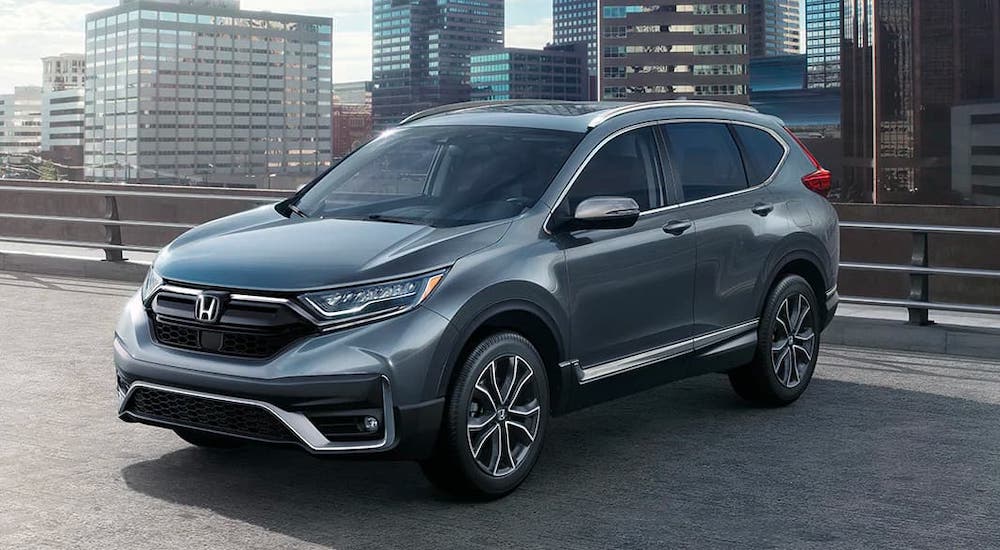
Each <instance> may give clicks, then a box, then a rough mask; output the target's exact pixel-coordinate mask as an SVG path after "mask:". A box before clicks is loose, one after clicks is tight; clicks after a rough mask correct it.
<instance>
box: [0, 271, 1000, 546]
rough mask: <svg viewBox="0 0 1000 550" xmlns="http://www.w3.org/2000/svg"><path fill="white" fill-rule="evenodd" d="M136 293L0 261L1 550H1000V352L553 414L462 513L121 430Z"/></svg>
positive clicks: (842, 368) (865, 361)
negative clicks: (488, 497) (791, 397)
mask: <svg viewBox="0 0 1000 550" xmlns="http://www.w3.org/2000/svg"><path fill="white" fill-rule="evenodd" d="M130 292H131V288H130V287H128V286H123V285H119V284H114V283H102V282H95V281H75V280H70V279H60V278H54V277H32V276H28V275H22V274H11V273H2V272H0V548H126V547H127V548H130V549H142V548H213V549H216V548H315V547H337V548H407V549H416V548H491V547H504V548H612V547H617V548H682V547H697V548H709V547H711V548H747V547H752V548H772V547H773V548H837V547H841V548H861V547H864V548H874V547H885V548H888V547H904V548H986V547H1000V521H998V520H1000V468H998V465H1000V361H998V362H990V361H983V360H975V359H957V358H947V357H940V356H932V355H903V354H890V353H885V352H879V351H871V350H859V349H850V348H837V347H825V348H824V350H823V352H822V355H821V359H820V366H819V369H818V371H817V377H816V378H815V379H814V380H813V383H812V386H811V387H810V388H809V391H808V392H807V393H806V395H805V396H804V397H803V398H802V399H801V400H800V401H799V402H798V403H796V404H794V405H793V406H790V407H787V408H785V409H781V410H765V409H755V408H751V407H748V406H746V405H744V404H743V403H741V402H740V401H739V400H737V399H736V398H735V396H734V395H733V394H732V392H731V391H730V390H729V388H728V385H727V383H726V381H725V379H724V378H723V377H721V376H714V375H713V376H706V377H702V378H697V379H693V380H688V381H684V382H680V383H676V384H673V385H670V386H665V387H662V388H657V389H653V390H650V391H647V392H645V393H642V394H639V395H636V396H633V397H630V398H625V399H622V400H619V401H616V402H612V403H609V404H605V405H602V406H599V407H595V408H592V409H588V410H585V411H581V412H578V413H575V414H572V415H569V416H566V417H563V418H559V419H556V420H555V421H554V422H552V424H551V425H550V426H551V432H550V436H549V439H548V441H547V444H546V448H545V450H544V452H543V454H542V456H541V460H540V462H539V463H538V466H537V467H536V469H535V472H534V473H533V474H532V475H531V477H530V478H529V479H528V480H527V481H526V482H525V484H524V485H522V486H521V488H520V489H519V490H518V491H517V492H515V493H514V494H512V495H511V496H509V497H507V498H505V499H502V500H500V501H496V502H491V503H486V504H468V503H463V502H456V501H452V500H449V499H448V498H446V497H444V496H442V495H440V494H438V493H436V492H435V491H434V490H433V489H432V488H431V487H430V485H429V484H428V483H427V482H426V481H424V479H423V478H422V477H421V474H420V471H419V469H418V468H417V466H416V465H414V464H409V463H394V462H375V463H372V462H360V461H321V460H317V459H313V458H311V457H309V456H306V455H304V454H302V453H299V452H296V451H293V450H280V449H243V450H238V451H234V452H226V453H213V452H206V451H201V450H198V449H195V448H192V447H189V446H187V445H186V444H185V443H183V442H182V441H181V440H180V439H178V438H177V437H175V436H174V435H173V433H171V432H169V431H166V430H161V429H157V428H151V427H147V426H140V425H135V424H125V423H123V422H120V421H118V420H117V419H116V417H115V414H114V411H115V396H114V380H113V371H112V364H111V337H112V330H113V326H114V322H115V319H116V318H117V315H118V310H119V308H120V307H121V305H122V304H123V303H124V301H125V300H126V297H127V296H128V294H129V293H130Z"/></svg>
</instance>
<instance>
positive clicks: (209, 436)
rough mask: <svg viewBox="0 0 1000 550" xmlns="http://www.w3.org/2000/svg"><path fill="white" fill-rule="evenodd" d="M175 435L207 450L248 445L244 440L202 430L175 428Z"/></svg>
mask: <svg viewBox="0 0 1000 550" xmlns="http://www.w3.org/2000/svg"><path fill="white" fill-rule="evenodd" d="M174 433H176V434H177V436H178V437H180V438H181V439H183V440H184V441H187V442H188V443H190V444H192V445H194V446H195V447H202V448H205V449H236V448H239V447H242V446H244V445H246V442H245V441H243V440H242V439H238V438H235V437H227V436H224V435H219V434H214V433H211V432H203V431H200V430H187V429H184V428H175V429H174Z"/></svg>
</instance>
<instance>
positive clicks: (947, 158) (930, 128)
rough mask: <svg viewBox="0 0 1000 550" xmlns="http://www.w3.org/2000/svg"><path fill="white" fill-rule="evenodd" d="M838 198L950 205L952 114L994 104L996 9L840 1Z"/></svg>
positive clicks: (950, 1)
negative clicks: (960, 107)
mask: <svg viewBox="0 0 1000 550" xmlns="http://www.w3.org/2000/svg"><path fill="white" fill-rule="evenodd" d="M843 40H844V42H843V50H842V54H841V94H842V100H843V104H842V114H841V132H842V135H843V139H844V164H845V174H844V175H845V178H844V189H843V193H842V194H843V196H844V198H846V199H848V200H855V201H864V202H868V201H872V202H880V203H881V202H900V203H914V202H922V203H926V202H934V203H951V202H958V201H961V200H963V199H967V197H965V198H963V197H960V196H957V195H956V194H954V193H952V186H951V166H950V164H951V128H952V122H951V109H952V107H953V106H954V105H956V104H960V103H967V102H974V101H988V100H996V99H1000V4H998V3H997V2H996V0H912V1H908V2H900V1H898V0H844V20H843Z"/></svg>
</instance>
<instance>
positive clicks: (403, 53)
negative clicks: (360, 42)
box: [372, 0, 504, 129]
mask: <svg viewBox="0 0 1000 550" xmlns="http://www.w3.org/2000/svg"><path fill="white" fill-rule="evenodd" d="M503 42H504V2H503V0H374V1H373V2H372V78H373V84H374V89H373V90H372V113H373V117H374V124H375V128H376V129H384V128H386V127H388V126H391V125H393V124H396V123H397V122H399V121H400V120H402V119H403V118H406V117H407V116H409V115H411V114H413V113H414V112H417V111H420V110H422V109H427V108H430V107H434V106H437V105H445V104H448V103H456V102H460V101H468V100H469V98H470V97H471V87H470V84H469V56H470V55H471V54H472V53H473V52H476V51H479V50H484V49H490V48H496V47H502V46H503Z"/></svg>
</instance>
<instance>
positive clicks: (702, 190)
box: [663, 122, 747, 201]
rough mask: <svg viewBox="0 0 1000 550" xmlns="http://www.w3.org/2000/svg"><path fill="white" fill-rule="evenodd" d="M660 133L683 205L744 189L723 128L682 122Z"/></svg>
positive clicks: (740, 166)
mask: <svg viewBox="0 0 1000 550" xmlns="http://www.w3.org/2000/svg"><path fill="white" fill-rule="evenodd" d="M663 129H664V132H665V133H666V136H667V143H668V146H667V147H668V151H669V153H670V162H671V164H672V167H673V170H674V175H675V177H676V178H677V181H678V182H680V185H681V188H682V190H683V193H684V200H685V201H694V200H698V199H704V198H707V197H714V196H716V195H722V194H725V193H731V192H733V191H739V190H741V189H746V188H747V178H746V174H744V172H743V160H742V159H741V158H740V151H739V149H738V148H737V147H736V142H735V141H733V136H732V134H730V133H729V128H728V127H726V125H725V124H716V123H709V122H683V123H678V124H665V125H663Z"/></svg>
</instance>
